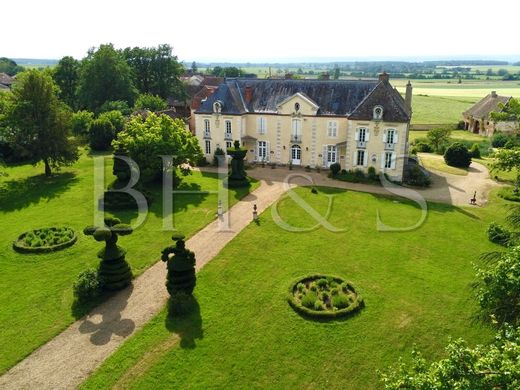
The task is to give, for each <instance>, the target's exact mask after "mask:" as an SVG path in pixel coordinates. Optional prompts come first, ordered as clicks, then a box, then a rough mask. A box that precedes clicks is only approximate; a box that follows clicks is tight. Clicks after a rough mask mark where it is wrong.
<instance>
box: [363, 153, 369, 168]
mask: <svg viewBox="0 0 520 390" xmlns="http://www.w3.org/2000/svg"><path fill="white" fill-rule="evenodd" d="M367 165H368V153H367V151H366V150H365V153H364V154H363V166H364V167H366V166H367Z"/></svg>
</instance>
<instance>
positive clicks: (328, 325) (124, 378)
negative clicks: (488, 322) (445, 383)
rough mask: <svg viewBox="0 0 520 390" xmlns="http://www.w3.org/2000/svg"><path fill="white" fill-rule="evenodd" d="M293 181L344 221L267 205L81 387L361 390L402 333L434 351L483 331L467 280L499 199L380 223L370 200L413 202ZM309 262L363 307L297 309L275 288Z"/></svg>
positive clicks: (405, 211) (381, 206) (409, 212)
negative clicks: (334, 315) (327, 317)
mask: <svg viewBox="0 0 520 390" xmlns="http://www.w3.org/2000/svg"><path fill="white" fill-rule="evenodd" d="M296 192H297V194H298V195H299V196H301V197H302V198H303V199H304V200H305V201H306V202H307V203H308V204H310V205H311V206H312V207H313V208H315V209H316V210H317V211H318V212H319V213H320V214H321V215H324V214H325V212H326V207H327V202H328V199H327V196H329V195H334V205H333V209H332V214H331V216H330V218H329V220H330V222H331V223H332V224H333V225H335V226H336V227H338V228H344V229H345V231H344V232H341V233H332V232H330V231H328V230H325V229H324V228H318V229H317V230H314V231H312V232H307V233H291V232H288V231H285V230H283V229H281V228H279V227H278V226H277V225H276V224H275V223H274V222H273V220H272V219H271V214H270V211H269V210H268V211H266V212H265V213H263V214H262V215H261V222H260V224H259V226H257V225H255V224H251V225H250V226H248V227H247V228H246V229H245V230H244V231H243V232H241V233H240V235H239V236H238V237H237V238H235V239H234V240H233V241H232V242H231V243H230V244H228V245H227V246H226V247H225V248H224V249H223V251H222V252H221V253H220V254H219V255H218V256H217V258H216V259H214V260H213V261H212V262H210V263H209V264H208V265H207V266H206V267H205V268H204V269H203V270H202V271H201V272H200V273H199V274H198V283H197V287H196V290H195V295H196V298H197V302H198V303H197V306H196V309H195V311H194V312H193V313H192V314H191V315H188V316H185V317H183V318H176V317H171V316H169V315H168V314H167V310H166V309H165V310H164V311H163V312H162V313H161V314H159V315H158V316H157V317H156V318H155V319H153V320H152V321H151V322H150V323H148V324H147V325H146V326H145V327H144V328H143V329H142V330H141V331H140V332H139V333H138V334H137V335H136V336H134V337H132V338H131V339H129V340H128V341H127V342H125V343H124V344H123V345H122V346H121V347H120V348H119V349H118V350H117V351H116V352H115V353H114V354H113V355H112V356H111V357H110V358H109V359H108V360H107V361H105V363H103V365H102V366H101V368H100V369H99V370H98V371H97V372H95V373H94V375H93V376H92V377H91V378H90V379H88V380H87V382H86V383H84V385H83V388H86V389H104V388H112V386H114V385H116V388H124V389H141V388H193V387H198V388H208V387H211V388H279V389H285V388H348V389H370V388H375V387H378V376H377V373H376V371H377V370H378V369H381V370H384V369H385V368H386V367H388V366H389V365H392V364H395V363H396V362H397V360H398V358H399V357H400V356H405V357H409V355H410V351H411V349H412V346H413V345H414V344H415V345H416V346H417V347H418V348H419V349H420V350H421V351H423V352H424V354H425V356H426V357H427V358H428V359H436V358H439V357H441V356H443V354H444V346H445V345H446V344H447V342H448V338H449V337H450V336H451V337H464V338H465V339H466V340H468V342H469V344H470V345H474V344H476V343H485V342H487V341H489V340H490V337H491V333H492V332H491V330H490V329H489V328H487V327H486V326H484V325H482V324H480V323H479V322H476V321H475V320H474V317H473V316H474V315H475V313H476V310H477V306H476V301H475V299H474V298H473V297H472V289H471V287H470V284H471V282H472V280H473V278H474V274H475V271H474V269H473V262H476V263H478V262H479V260H478V259H479V255H480V254H481V253H482V252H486V251H490V250H493V249H496V247H495V246H494V245H493V244H491V243H489V242H488V240H487V237H486V226H487V224H488V223H489V222H490V221H492V220H495V219H497V218H498V219H500V218H502V217H503V214H504V210H505V208H504V204H505V202H504V201H502V200H498V199H497V198H496V197H495V196H493V197H492V201H491V203H490V205H488V206H487V207H485V208H458V207H452V206H447V205H440V204H430V205H429V207H430V210H429V213H428V217H427V219H426V222H425V223H424V224H423V225H422V226H421V227H420V228H418V229H415V230H413V231H409V232H405V233H389V232H378V231H377V230H376V224H375V221H376V213H377V211H378V210H379V212H380V213H381V218H382V219H383V221H384V223H386V224H391V225H392V226H396V227H404V226H407V225H410V224H414V223H415V222H416V221H417V219H418V217H419V213H420V212H419V210H418V209H417V208H416V207H415V206H413V205H411V204H408V203H406V202H401V201H397V200H395V199H392V198H382V197H378V196H374V195H370V194H364V193H357V192H352V191H340V190H332V189H326V188H321V189H319V194H318V195H314V194H312V193H311V191H310V190H309V188H298V189H297V190H296ZM278 210H279V212H280V214H281V216H282V217H283V219H284V220H285V221H287V222H288V223H291V224H293V225H294V226H298V227H310V226H313V225H314V224H315V221H314V220H313V219H311V218H309V217H308V216H307V215H306V214H305V213H303V212H302V210H301V209H300V208H299V207H296V206H295V204H294V203H293V201H292V200H290V199H289V198H285V199H284V200H282V201H281V202H280V204H279V206H278ZM313 272H319V273H329V274H336V275H339V276H343V277H345V278H347V279H348V280H350V281H351V282H353V283H354V285H355V286H356V287H357V290H358V291H359V292H360V293H361V294H362V296H363V297H364V299H365V302H366V307H365V308H364V309H363V310H362V311H361V312H360V313H359V314H358V315H355V316H353V317H351V318H348V319H346V320H338V321H332V322H319V321H314V320H309V319H306V318H302V317H301V316H300V315H298V314H296V313H295V312H294V311H293V310H292V309H291V307H290V306H289V305H288V304H287V301H286V299H285V298H286V294H287V288H288V287H289V284H290V283H291V281H293V280H294V279H295V278H296V277H298V276H301V275H305V274H308V273H313Z"/></svg>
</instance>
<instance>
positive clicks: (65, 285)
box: [0, 154, 257, 373]
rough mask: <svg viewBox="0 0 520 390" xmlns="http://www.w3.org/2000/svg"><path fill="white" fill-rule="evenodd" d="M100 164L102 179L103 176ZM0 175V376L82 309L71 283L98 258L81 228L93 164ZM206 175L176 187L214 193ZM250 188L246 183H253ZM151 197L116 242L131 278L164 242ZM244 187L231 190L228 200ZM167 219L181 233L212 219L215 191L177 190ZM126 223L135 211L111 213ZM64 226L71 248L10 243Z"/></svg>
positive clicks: (157, 202) (88, 213) (88, 208)
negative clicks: (143, 215)
mask: <svg viewBox="0 0 520 390" xmlns="http://www.w3.org/2000/svg"><path fill="white" fill-rule="evenodd" d="M109 161H110V159H108V161H107V177H108V178H109V180H110V181H112V180H113V179H114V177H113V176H112V174H111V170H112V169H111V166H110V165H111V163H110V164H109ZM2 171H3V172H6V173H7V174H8V176H1V177H0V205H1V207H0V218H1V221H2V229H1V231H0V243H1V244H0V245H1V246H0V269H1V275H2V277H1V278H0V304H1V306H2V310H1V311H0V324H1V325H0V351H2V353H0V373H2V372H5V371H6V370H7V369H8V368H9V367H11V366H12V365H14V364H15V363H16V362H17V361H19V360H20V359H22V358H24V357H25V356H26V355H27V354H29V353H30V352H32V351H33V350H34V349H36V348H37V347H39V346H40V345H41V344H42V343H45V342H46V341H48V340H49V339H50V338H52V337H53V336H55V335H56V334H58V333H59V332H61V331H62V330H63V329H64V328H65V327H67V326H68V325H69V324H70V323H71V322H73V321H74V320H75V318H77V317H78V316H80V315H82V314H84V313H85V311H86V310H87V309H88V308H87V307H81V306H79V307H76V306H74V307H73V296H72V284H73V281H74V280H75V279H76V276H77V275H78V274H79V273H80V272H81V271H83V270H85V269H86V268H88V267H91V266H95V265H97V264H98V263H99V260H98V259H97V257H96V254H97V252H98V251H99V250H100V249H101V244H100V243H98V242H96V241H94V239H93V238H92V237H87V236H84V235H83V233H82V230H83V228H84V227H85V226H87V225H91V224H92V223H93V204H94V201H93V162H92V158H90V157H89V156H87V155H85V154H83V155H82V156H81V158H80V160H79V162H78V163H77V164H75V165H74V166H73V167H71V168H65V169H63V170H62V172H60V173H58V174H56V175H54V177H52V178H50V179H46V178H45V177H43V176H42V175H41V173H42V172H43V168H42V166H37V167H33V166H30V165H21V166H15V167H8V168H2ZM217 183H218V180H217V179H216V177H215V175H213V174H201V173H200V172H195V173H194V174H193V175H191V176H188V177H185V178H184V179H183V182H182V184H181V189H195V190H198V189H200V190H205V191H209V190H216V189H217ZM255 186H257V183H254V186H253V188H254V187H255ZM150 190H151V191H152V195H153V198H154V202H153V203H152V206H151V209H150V211H151V212H150V213H149V215H148V217H147V219H146V222H145V224H144V225H143V226H141V227H140V228H138V229H137V230H136V231H135V232H134V233H133V234H132V235H131V236H128V237H122V238H121V239H120V240H119V243H120V245H122V246H123V247H124V248H126V249H127V250H128V254H127V260H128V261H129V263H130V264H131V266H132V269H133V272H134V274H135V275H139V274H141V273H142V272H143V271H144V270H145V269H146V268H148V267H149V266H150V265H152V264H153V263H155V262H156V261H157V260H158V259H159V257H160V254H161V250H162V248H164V247H165V246H167V245H170V243H171V239H170V237H171V232H166V231H162V211H161V210H162V197H161V191H160V190H159V189H155V188H150ZM245 192H246V191H244V190H240V191H232V192H231V193H230V194H231V195H230V196H231V198H230V202H231V203H235V202H236V201H237V200H238V198H240V197H241V196H243V195H244V194H245ZM173 205H174V210H175V214H174V224H175V227H176V228H177V229H179V230H180V231H182V232H184V233H185V234H187V235H188V236H191V235H193V234H194V233H195V232H197V231H198V230H200V229H201V228H202V227H204V226H205V225H206V224H208V223H209V222H210V221H212V220H213V219H214V218H215V212H216V205H217V195H216V194H178V195H175V196H174V197H173ZM117 216H118V217H120V218H121V219H122V220H123V222H126V223H129V222H131V221H134V220H135V219H136V217H137V213H135V212H121V213H118V214H117ZM54 225H57V226H63V225H65V226H68V227H71V228H73V229H74V230H75V231H76V232H77V233H78V242H77V243H76V244H75V245H73V246H72V247H71V248H68V249H65V250H62V251H59V252H55V253H50V254H40V255H34V254H19V253H16V252H14V251H13V249H12V248H11V244H12V242H13V241H14V240H15V239H16V238H17V237H18V236H19V235H20V234H21V233H23V232H25V231H27V230H31V229H35V228H42V227H50V226H54Z"/></svg>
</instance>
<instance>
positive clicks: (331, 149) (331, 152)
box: [327, 145, 337, 166]
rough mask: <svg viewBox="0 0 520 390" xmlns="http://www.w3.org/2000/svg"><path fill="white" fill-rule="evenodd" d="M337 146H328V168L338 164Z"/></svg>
mask: <svg viewBox="0 0 520 390" xmlns="http://www.w3.org/2000/svg"><path fill="white" fill-rule="evenodd" d="M336 157H337V150H336V145H327V166H330V164H333V163H335V162H336Z"/></svg>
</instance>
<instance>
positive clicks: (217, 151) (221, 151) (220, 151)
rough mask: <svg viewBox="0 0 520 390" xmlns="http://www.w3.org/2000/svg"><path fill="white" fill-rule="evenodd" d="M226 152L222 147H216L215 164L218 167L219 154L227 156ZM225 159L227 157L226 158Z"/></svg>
mask: <svg viewBox="0 0 520 390" xmlns="http://www.w3.org/2000/svg"><path fill="white" fill-rule="evenodd" d="M225 155H226V152H224V150H223V149H222V148H219V147H217V148H216V149H215V155H214V156H213V166H215V167H218V164H219V162H218V161H219V156H225ZM224 161H225V159H224Z"/></svg>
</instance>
